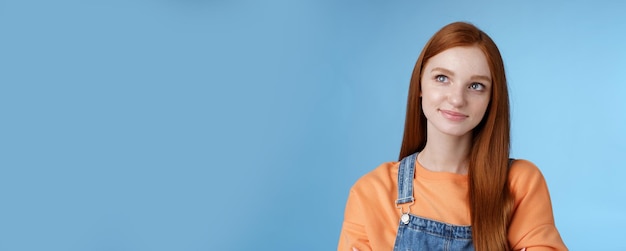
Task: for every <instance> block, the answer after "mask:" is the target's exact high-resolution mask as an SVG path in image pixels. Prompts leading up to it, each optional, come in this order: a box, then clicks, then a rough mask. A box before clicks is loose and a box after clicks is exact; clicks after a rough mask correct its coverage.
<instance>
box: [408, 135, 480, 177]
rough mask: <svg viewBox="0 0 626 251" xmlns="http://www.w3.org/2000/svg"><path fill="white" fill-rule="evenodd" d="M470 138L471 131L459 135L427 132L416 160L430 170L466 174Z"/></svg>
mask: <svg viewBox="0 0 626 251" xmlns="http://www.w3.org/2000/svg"><path fill="white" fill-rule="evenodd" d="M471 139H472V135H471V133H468V134H467V135H464V136H460V137H459V136H451V135H445V134H438V135H430V134H429V135H428V139H427V141H426V146H425V147H424V149H423V150H422V152H420V154H419V155H418V161H419V163H420V164H421V165H422V166H423V167H424V168H426V169H428V170H431V171H435V172H449V173H458V174H467V163H468V159H467V157H468V154H469V152H470V148H471Z"/></svg>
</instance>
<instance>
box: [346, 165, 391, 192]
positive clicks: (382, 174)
mask: <svg viewBox="0 0 626 251" xmlns="http://www.w3.org/2000/svg"><path fill="white" fill-rule="evenodd" d="M399 163H400V162H397V161H393V162H385V163H382V164H380V165H379V166H378V167H376V168H374V169H373V170H371V171H369V172H368V173H366V174H364V175H363V176H361V177H360V178H359V179H358V180H357V181H356V182H355V183H354V185H353V186H352V190H359V191H360V190H372V189H378V188H388V187H390V186H391V187H395V186H396V184H397V177H398V166H399Z"/></svg>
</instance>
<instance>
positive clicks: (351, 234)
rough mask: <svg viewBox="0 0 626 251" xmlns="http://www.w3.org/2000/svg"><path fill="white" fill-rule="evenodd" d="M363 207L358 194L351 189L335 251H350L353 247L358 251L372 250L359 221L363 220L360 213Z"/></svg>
mask: <svg viewBox="0 0 626 251" xmlns="http://www.w3.org/2000/svg"><path fill="white" fill-rule="evenodd" d="M363 206H364V205H363V204H362V202H361V199H360V198H359V196H358V194H357V193H355V192H354V191H353V190H352V189H351V190H350V195H349V196H348V202H347V203H346V210H345V213H344V220H343V226H342V227H341V234H340V235H339V245H338V246H337V251H352V248H353V247H355V248H357V249H359V251H369V250H372V248H371V247H370V243H369V239H368V237H367V233H366V232H365V225H364V224H363V223H362V222H360V220H362V219H365V215H364V213H363V211H362V209H363V208H364V207H363Z"/></svg>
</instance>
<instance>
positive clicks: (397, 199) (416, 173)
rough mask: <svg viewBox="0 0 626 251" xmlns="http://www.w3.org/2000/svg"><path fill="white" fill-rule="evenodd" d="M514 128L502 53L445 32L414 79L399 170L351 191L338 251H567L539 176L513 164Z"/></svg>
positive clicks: (378, 174)
mask: <svg viewBox="0 0 626 251" xmlns="http://www.w3.org/2000/svg"><path fill="white" fill-rule="evenodd" d="M509 120H510V119H509V96H508V91H507V83H506V77H505V74H504V64H503V62H502V57H501V56H500V52H499V50H498V48H497V47H496V45H495V43H494V42H493V41H492V40H491V38H490V37H489V36H487V34H485V33H484V32H483V31H481V30H479V29H478V28H476V27H475V26H473V25H471V24H468V23H460V22H459V23H452V24H449V25H447V26H445V27H443V28H442V29H441V30H439V31H438V32H437V33H436V34H435V35H434V36H433V37H432V38H431V39H430V40H429V41H428V43H427V44H426V46H425V47H424V49H423V50H422V53H421V54H420V56H419V58H418V60H417V63H416V65H415V68H414V70H413V76H412V77H411V84H410V87H409V97H408V104H407V115H406V121H405V128H404V138H403V140H402V148H401V150H400V157H399V160H400V161H398V162H389V163H384V164H382V165H381V166H379V167H378V168H376V169H375V170H373V171H372V172H370V173H368V174H366V175H365V176H363V177H361V178H360V179H359V180H358V181H357V182H356V183H355V184H354V186H353V187H352V189H351V190H350V195H349V197H348V202H347V205H346V209H345V216H344V222H343V227H342V229H341V236H340V239H339V247H338V250H342V251H343V250H350V251H352V250H360V251H366V250H474V249H476V250H487V251H492V250H523V249H525V250H529V251H534V250H567V248H566V247H565V245H564V243H563V241H562V239H561V236H560V235H559V232H558V231H557V229H556V227H555V224H554V218H553V214H552V205H551V202H550V195H549V193H548V188H547V186H546V182H545V180H544V178H543V176H542V174H541V172H540V171H539V169H538V168H537V167H536V166H535V165H533V164H532V163H531V162H529V161H526V160H513V159H509V143H510V139H509V137H510V136H509V130H510V125H509Z"/></svg>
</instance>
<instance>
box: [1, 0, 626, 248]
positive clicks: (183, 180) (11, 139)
mask: <svg viewBox="0 0 626 251" xmlns="http://www.w3.org/2000/svg"><path fill="white" fill-rule="evenodd" d="M433 2H434V1H433ZM625 10H626V3H625V2H623V1H566V2H563V3H557V2H555V1H524V2H523V3H522V2H511V3H509V2H508V1H507V2H506V3H504V2H501V1H498V2H491V3H490V2H482V3H470V2H468V1H458V2H450V1H438V2H437V3H426V2H424V3H419V2H417V1H394V2H393V3H392V2H388V1H286V0H285V1H276V0H272V1H202V0H178V1H176V0H124V1H122V0H108V1H104V0H101V1H79V0H58V1H41V0H39V1H38V0H28V1H27V0H23V1H18V0H0V84H1V87H0V128H1V129H0V250H333V249H336V244H337V240H338V235H339V231H340V227H341V222H342V218H343V209H344V205H345V201H346V198H347V195H348V190H349V188H350V186H351V185H352V184H353V183H354V182H355V181H356V179H358V178H359V177H360V176H361V175H363V174H365V173H366V172H368V171H370V170H371V169H373V168H375V167H376V166H378V165H379V164H380V163H382V162H386V161H393V160H395V159H396V158H397V155H398V151H399V148H400V141H401V136H402V130H403V124H404V115H405V114H404V112H405V104H406V95H407V89H408V83H409V78H410V74H411V71H412V68H413V66H414V63H415V61H416V59H417V56H418V55H419V52H420V51H421V49H422V47H423V46H424V44H425V42H426V40H427V39H428V38H429V37H430V36H431V35H432V34H434V33H435V32H436V31H437V30H438V29H439V28H441V27H442V26H444V25H445V24H448V23H450V22H453V21H458V20H461V21H469V22H472V23H474V24H476V25H477V26H479V27H480V28H482V29H483V30H485V31H486V32H487V33H488V34H490V36H491V37H492V38H493V39H494V40H495V41H496V43H497V44H498V46H499V48H500V50H501V52H502V54H503V57H504V60H505V64H506V70H507V74H508V79H509V84H510V91H511V103H512V114H513V115H512V119H513V120H512V122H513V125H512V138H513V141H512V146H513V149H512V154H513V157H516V158H525V159H529V160H531V161H533V162H534V163H535V164H537V165H538V166H539V167H540V168H541V169H542V171H543V173H544V175H545V177H546V179H547V181H548V184H549V187H550V191H551V194H552V200H553V201H552V202H553V206H554V214H555V218H556V223H557V227H558V228H559V230H560V232H561V234H562V237H563V239H564V241H565V242H566V244H567V245H568V246H569V247H570V248H571V249H572V250H620V249H621V250H624V249H626V243H625V242H623V241H621V239H622V236H623V231H622V230H623V229H622V226H624V225H625V224H626V214H624V212H626V206H625V205H624V199H626V198H625V197H626V196H625V195H624V194H626V186H624V182H623V177H624V175H625V174H626V171H625V169H624V167H625V165H624V161H623V156H624V150H626V143H625V142H626V133H625V132H624V129H626V102H625V101H624V97H626V85H625V83H624V69H626V49H625V48H624V41H625V39H626V15H624V11H625Z"/></svg>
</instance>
